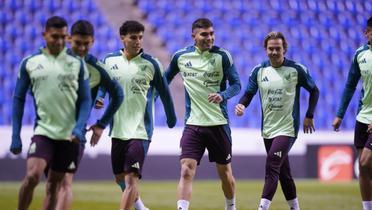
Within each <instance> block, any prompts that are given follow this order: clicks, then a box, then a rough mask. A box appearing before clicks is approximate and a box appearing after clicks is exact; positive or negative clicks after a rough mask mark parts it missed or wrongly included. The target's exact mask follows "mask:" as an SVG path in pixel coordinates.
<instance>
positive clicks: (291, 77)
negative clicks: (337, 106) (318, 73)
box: [235, 32, 319, 210]
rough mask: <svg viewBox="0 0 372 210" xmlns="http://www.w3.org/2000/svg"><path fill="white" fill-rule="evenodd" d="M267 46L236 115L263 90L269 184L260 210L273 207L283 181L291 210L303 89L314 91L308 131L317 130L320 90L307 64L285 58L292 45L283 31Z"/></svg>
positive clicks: (294, 198)
mask: <svg viewBox="0 0 372 210" xmlns="http://www.w3.org/2000/svg"><path fill="white" fill-rule="evenodd" d="M264 47H265V51H266V54H267V57H268V58H269V59H268V60H267V61H264V62H262V63H261V64H259V65H257V66H256V67H254V69H253V70H252V73H251V75H250V77H249V81H248V85H247V89H246V90H245V93H244V95H243V96H242V97H241V98H240V100H239V104H238V105H236V107H235V114H236V115H237V116H242V115H243V114H244V111H245V108H246V107H247V106H248V105H249V104H250V102H251V100H252V98H253V96H254V95H255V94H256V93H257V90H259V92H260V99H261V107H262V115H263V116H262V117H263V119H262V136H263V138H264V143H265V149H266V152H267V158H266V172H265V185H264V188H263V193H262V196H261V201H260V204H259V208H258V209H259V210H267V209H269V206H270V203H271V201H272V199H273V197H274V194H275V192H276V188H277V186H278V180H279V181H280V184H281V186H282V190H283V193H284V196H285V198H286V200H287V201H288V204H289V206H290V209H291V210H299V209H300V207H299V204H298V199H297V195H296V186H295V183H294V180H293V177H292V175H291V169H290V165H289V160H288V152H289V150H290V149H291V147H292V145H293V144H294V142H295V140H296V138H297V134H298V130H299V124H300V113H299V112H300V88H301V87H304V88H305V89H306V90H307V91H309V93H310V97H309V106H308V110H307V112H306V117H305V119H304V122H303V130H304V133H312V132H314V131H315V129H314V122H313V116H314V110H315V107H316V104H317V102H318V98H319V90H318V88H317V86H316V85H315V83H314V81H313V79H312V78H311V76H310V74H309V72H308V70H307V69H306V67H304V66H303V65H301V64H299V63H297V62H294V61H292V60H289V59H287V58H285V57H284V55H285V53H286V52H287V48H288V45H287V41H286V39H285V37H284V35H283V34H282V33H280V32H270V33H269V34H268V35H267V36H266V37H265V40H264Z"/></svg>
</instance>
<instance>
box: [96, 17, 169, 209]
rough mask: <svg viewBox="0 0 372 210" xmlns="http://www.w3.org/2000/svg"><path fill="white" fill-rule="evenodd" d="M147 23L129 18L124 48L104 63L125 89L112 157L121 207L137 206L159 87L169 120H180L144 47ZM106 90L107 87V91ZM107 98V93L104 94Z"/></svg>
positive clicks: (156, 65) (124, 29)
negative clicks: (119, 187)
mask: <svg viewBox="0 0 372 210" xmlns="http://www.w3.org/2000/svg"><path fill="white" fill-rule="evenodd" d="M144 31H145V27H144V26H143V25H142V24H141V23H139V22H138V21H133V20H130V21H126V22H124V23H123V24H122V26H121V27H120V30H119V32H120V38H121V41H122V43H123V45H124V49H121V50H119V51H117V52H113V53H111V54H109V55H108V56H107V57H106V58H105V59H104V63H105V64H106V65H107V66H108V68H109V69H110V72H111V74H112V75H113V76H114V78H115V79H116V80H117V81H118V82H119V83H120V85H121V87H122V88H123V90H124V95H125V98H124V102H123V104H122V105H121V106H120V108H119V110H118V112H117V113H116V114H115V115H114V119H113V123H112V126H111V137H112V147H111V161H112V168H113V173H114V174H115V178H116V182H117V183H118V184H119V185H120V186H122V191H123V193H122V198H121V202H120V209H123V210H129V209H130V208H131V207H132V206H133V204H135V208H136V209H137V210H144V209H147V208H145V207H144V206H137V203H135V199H136V197H137V196H138V185H139V179H140V178H141V176H142V174H141V171H142V166H143V163H144V160H145V157H146V154H147V151H148V148H149V145H150V141H151V137H152V133H153V128H154V120H153V109H154V96H155V90H156V91H158V93H159V96H160V98H161V100H162V102H163V105H164V109H165V113H166V116H167V124H168V127H169V128H172V127H174V126H175V124H176V114H175V111H174V107H173V101H172V98H171V95H170V91H169V89H168V84H167V81H166V80H165V78H164V77H163V76H162V74H163V73H162V71H163V70H162V66H161V64H160V63H159V62H158V60H157V59H156V58H154V57H152V56H150V55H148V54H146V53H144V51H143V49H142V42H143V33H144ZM103 92H104V91H103ZM100 97H101V98H103V95H100Z"/></svg>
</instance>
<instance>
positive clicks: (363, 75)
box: [337, 44, 372, 124]
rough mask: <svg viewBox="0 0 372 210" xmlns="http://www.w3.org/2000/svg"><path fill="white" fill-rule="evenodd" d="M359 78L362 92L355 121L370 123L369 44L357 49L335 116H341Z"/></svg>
mask: <svg viewBox="0 0 372 210" xmlns="http://www.w3.org/2000/svg"><path fill="white" fill-rule="evenodd" d="M359 79H361V80H362V94H361V98H360V101H359V109H358V115H357V117H356V119H357V121H359V122H361V123H365V124H371V123H372V48H371V45H370V44H366V45H363V46H362V47H360V48H359V49H357V51H356V53H355V55H354V57H353V62H352V64H351V67H350V70H349V75H348V78H347V82H346V85H345V89H344V92H343V94H342V99H341V104H340V107H339V109H338V111H337V116H338V117H340V118H343V117H344V115H345V112H346V109H347V107H348V105H349V103H350V101H351V98H352V97H353V95H354V92H355V89H356V87H357V85H358V81H359Z"/></svg>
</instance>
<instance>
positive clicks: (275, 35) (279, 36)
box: [264, 31, 288, 52]
mask: <svg viewBox="0 0 372 210" xmlns="http://www.w3.org/2000/svg"><path fill="white" fill-rule="evenodd" d="M270 39H281V40H282V41H283V48H284V51H285V52H287V49H288V43H287V40H286V39H285V37H284V35H283V34H282V33H281V32H278V31H272V32H270V33H268V34H267V35H266V37H265V40H264V47H265V49H266V48H267V42H269V40H270Z"/></svg>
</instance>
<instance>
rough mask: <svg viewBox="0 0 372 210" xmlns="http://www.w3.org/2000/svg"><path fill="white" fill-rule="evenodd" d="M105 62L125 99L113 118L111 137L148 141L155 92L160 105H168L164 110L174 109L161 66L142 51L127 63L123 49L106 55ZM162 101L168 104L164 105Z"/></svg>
mask: <svg viewBox="0 0 372 210" xmlns="http://www.w3.org/2000/svg"><path fill="white" fill-rule="evenodd" d="M104 63H105V64H106V66H107V67H108V68H109V71H110V72H111V75H112V76H113V78H114V79H115V80H116V81H117V82H118V83H119V84H120V86H121V87H122V89H123V92H124V96H125V97H124V101H123V103H122V104H121V106H120V108H119V110H118V111H117V112H116V113H115V115H114V119H113V122H112V125H111V132H110V135H111V137H112V138H118V139H122V140H129V139H142V140H150V139H151V137H152V132H153V127H154V125H153V124H154V122H153V118H154V116H153V115H154V109H155V107H154V97H155V89H156V90H157V91H158V92H159V95H160V96H161V98H162V101H163V104H168V105H165V109H168V108H169V107H171V109H172V110H173V102H172V101H171V98H170V94H169V90H168V86H167V83H166V81H164V80H163V77H162V74H163V69H162V66H161V64H160V63H159V62H158V60H157V59H156V58H153V57H151V56H150V55H148V54H145V53H144V52H143V51H141V52H140V53H139V55H137V56H136V57H134V58H132V59H131V60H128V59H127V58H126V56H125V55H124V52H123V50H120V51H118V52H114V53H112V54H109V55H108V56H107V57H106V58H105V59H104ZM165 92H166V94H164V93H165ZM164 95H167V96H166V97H164ZM163 99H164V100H167V101H168V102H169V103H164V100H163ZM166 111H167V110H166ZM172 113H174V110H173V111H172Z"/></svg>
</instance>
